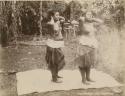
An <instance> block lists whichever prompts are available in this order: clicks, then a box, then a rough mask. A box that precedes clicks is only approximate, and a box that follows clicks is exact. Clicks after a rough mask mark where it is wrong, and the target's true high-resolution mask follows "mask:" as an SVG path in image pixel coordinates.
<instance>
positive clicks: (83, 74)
mask: <svg viewBox="0 0 125 96" xmlns="http://www.w3.org/2000/svg"><path fill="white" fill-rule="evenodd" d="M79 71H80V73H81V77H82V83H84V84H89V83H87V82H86V78H85V75H86V74H85V73H86V70H85V68H81V67H79Z"/></svg>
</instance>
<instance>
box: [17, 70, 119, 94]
mask: <svg viewBox="0 0 125 96" xmlns="http://www.w3.org/2000/svg"><path fill="white" fill-rule="evenodd" d="M59 75H60V76H62V77H63V78H62V81H63V82H62V83H53V82H52V81H51V73H50V72H49V71H48V70H42V69H36V70H30V71H25V72H19V73H17V74H16V76H17V91H18V95H23V94H28V93H32V92H46V91H54V90H71V89H79V88H83V89H87V88H103V87H116V86H121V84H119V83H118V82H117V81H116V80H115V79H114V78H113V77H111V76H110V75H108V74H106V73H103V72H101V71H97V70H95V69H92V70H91V78H92V79H93V80H94V81H95V82H93V83H91V84H90V85H84V84H82V82H81V75H80V72H79V70H62V71H60V73H59Z"/></svg>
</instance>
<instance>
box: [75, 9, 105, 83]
mask: <svg viewBox="0 0 125 96" xmlns="http://www.w3.org/2000/svg"><path fill="white" fill-rule="evenodd" d="M101 23H103V21H102V20H100V19H97V18H94V17H93V13H92V11H88V10H87V12H86V14H85V17H83V16H81V17H80V18H79V30H80V34H79V36H78V39H77V41H78V45H77V55H78V56H77V58H76V60H77V62H76V63H77V64H78V67H79V71H80V73H81V77H82V82H83V83H84V84H89V82H87V81H90V82H91V81H93V80H92V79H91V78H90V72H91V66H92V65H94V63H95V49H97V47H98V43H97V40H96V38H95V32H96V27H95V25H99V24H101Z"/></svg>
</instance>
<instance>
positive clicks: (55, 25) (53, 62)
mask: <svg viewBox="0 0 125 96" xmlns="http://www.w3.org/2000/svg"><path fill="white" fill-rule="evenodd" d="M49 16H50V20H49V21H48V23H47V24H48V29H49V31H50V32H49V33H50V37H49V38H48V40H47V48H46V57H45V59H46V62H47V64H48V69H49V70H50V71H51V74H52V81H53V82H55V83H61V82H62V81H59V78H62V77H60V76H59V75H58V72H59V71H60V70H61V69H62V68H63V67H64V65H65V59H64V54H63V52H62V50H61V48H62V47H64V41H63V37H62V34H61V30H62V28H61V25H60V23H61V22H63V21H64V20H65V19H64V18H62V17H61V16H59V12H53V11H52V12H51V14H49Z"/></svg>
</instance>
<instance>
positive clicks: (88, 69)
mask: <svg viewBox="0 0 125 96" xmlns="http://www.w3.org/2000/svg"><path fill="white" fill-rule="evenodd" d="M90 72H91V66H90V67H87V68H86V80H87V81H90V82H94V81H93V80H92V79H91V78H90Z"/></svg>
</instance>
